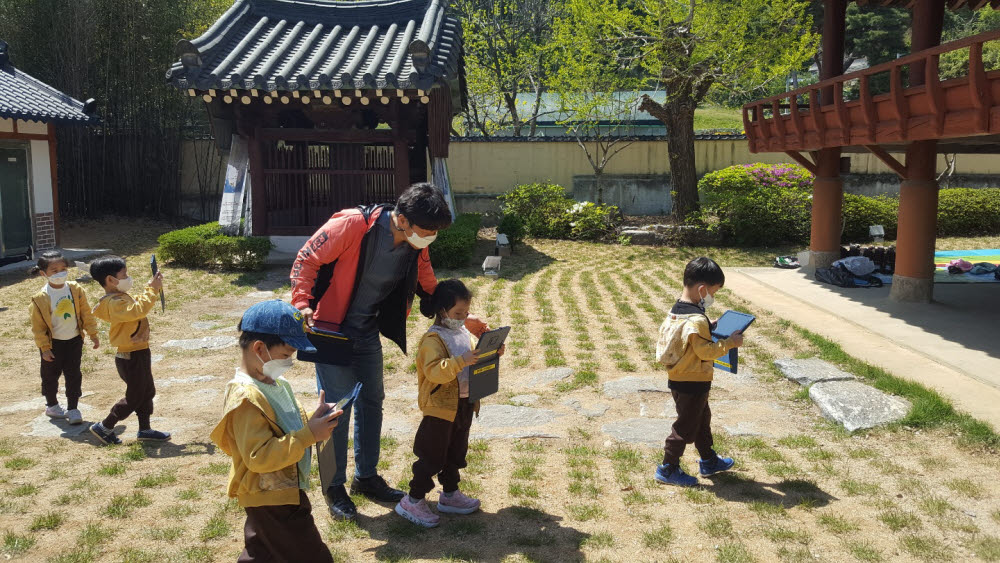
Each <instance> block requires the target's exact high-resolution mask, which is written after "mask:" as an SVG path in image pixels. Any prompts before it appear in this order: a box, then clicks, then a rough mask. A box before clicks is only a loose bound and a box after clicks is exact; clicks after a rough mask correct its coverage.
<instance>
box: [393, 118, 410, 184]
mask: <svg viewBox="0 0 1000 563" xmlns="http://www.w3.org/2000/svg"><path fill="white" fill-rule="evenodd" d="M392 153H393V156H394V157H395V160H396V163H395V164H396V170H395V175H394V183H395V184H396V186H395V187H396V197H399V196H401V195H403V192H404V191H406V188H408V187H410V146H409V143H407V141H406V138H405V136H404V135H403V134H402V133H401V132H399V131H397V132H396V138H395V140H394V142H393V150H392Z"/></svg>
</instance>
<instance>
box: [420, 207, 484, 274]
mask: <svg viewBox="0 0 1000 563" xmlns="http://www.w3.org/2000/svg"><path fill="white" fill-rule="evenodd" d="M482 223H483V216H482V215H480V214H478V213H463V214H462V215H459V216H458V217H457V218H456V219H455V222H454V223H452V224H451V226H450V227H448V228H447V229H443V230H440V231H438V235H437V239H436V240H435V241H434V243H433V244H431V245H430V247H429V251H430V255H431V264H432V265H434V266H435V267H440V268H461V267H462V266H465V265H466V264H468V263H469V259H470V258H472V255H473V253H474V252H475V250H476V239H477V237H478V236H479V227H480V226H482Z"/></svg>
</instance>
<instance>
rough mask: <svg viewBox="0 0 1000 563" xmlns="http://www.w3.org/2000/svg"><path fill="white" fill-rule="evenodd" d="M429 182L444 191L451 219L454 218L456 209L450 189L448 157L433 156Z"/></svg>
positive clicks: (456, 212)
mask: <svg viewBox="0 0 1000 563" xmlns="http://www.w3.org/2000/svg"><path fill="white" fill-rule="evenodd" d="M431 183H432V184H434V186H436V187H437V189H439V190H441V192H442V193H444V199H445V201H447V202H448V207H450V208H451V220H452V221H454V220H455V216H456V215H457V214H458V210H457V209H456V208H455V194H454V192H452V190H451V178H450V177H449V176H448V159H446V158H441V157H435V158H434V161H433V162H432V163H431Z"/></svg>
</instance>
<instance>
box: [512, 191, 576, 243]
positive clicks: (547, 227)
mask: <svg viewBox="0 0 1000 563" xmlns="http://www.w3.org/2000/svg"><path fill="white" fill-rule="evenodd" d="M500 201H501V202H502V209H503V213H504V215H516V216H518V217H520V218H521V220H522V221H523V222H524V229H525V233H526V234H527V235H529V236H533V237H542V238H568V237H569V234H570V230H571V228H570V225H569V223H570V221H569V219H568V218H567V217H566V214H567V211H569V209H570V207H572V206H573V204H574V203H576V202H574V201H573V200H572V199H571V198H569V197H567V196H566V190H565V189H563V187H562V186H559V185H556V184H548V183H534V184H522V185H520V186H517V187H515V188H514V189H513V190H511V191H509V192H507V193H506V194H504V195H502V196H500Z"/></svg>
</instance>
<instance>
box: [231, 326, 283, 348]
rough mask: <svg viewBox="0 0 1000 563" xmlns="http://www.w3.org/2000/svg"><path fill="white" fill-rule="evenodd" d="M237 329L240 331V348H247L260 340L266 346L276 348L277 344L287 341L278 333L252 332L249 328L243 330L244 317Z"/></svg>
mask: <svg viewBox="0 0 1000 563" xmlns="http://www.w3.org/2000/svg"><path fill="white" fill-rule="evenodd" d="M236 328H237V330H239V331H240V348H242V349H244V350H246V349H247V348H249V347H250V346H252V345H253V343H254V342H256V341H258V340H260V341H261V342H263V343H264V346H267V347H268V348H274V347H275V346H280V345H281V344H284V343H285V341H284V340H282V339H281V337H280V336H278V335H276V334H267V333H265V332H250V331H248V330H246V331H245V330H243V319H240V324H239V325H237V326H236Z"/></svg>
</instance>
